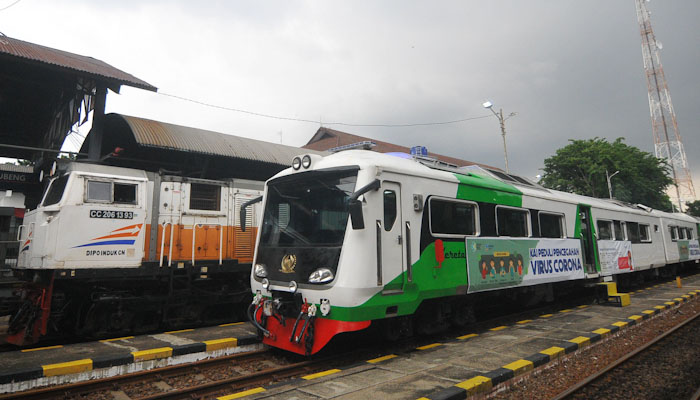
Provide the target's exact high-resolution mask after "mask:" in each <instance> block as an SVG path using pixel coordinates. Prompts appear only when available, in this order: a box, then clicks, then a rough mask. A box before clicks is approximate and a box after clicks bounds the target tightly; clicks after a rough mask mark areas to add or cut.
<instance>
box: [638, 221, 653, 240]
mask: <svg viewBox="0 0 700 400" xmlns="http://www.w3.org/2000/svg"><path fill="white" fill-rule="evenodd" d="M639 240H640V241H642V242H646V243H650V242H651V233H650V231H649V225H643V224H640V225H639Z"/></svg>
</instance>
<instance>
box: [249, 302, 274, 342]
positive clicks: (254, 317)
mask: <svg viewBox="0 0 700 400" xmlns="http://www.w3.org/2000/svg"><path fill="white" fill-rule="evenodd" d="M262 305H263V301H262V299H258V296H257V295H256V296H255V299H253V302H252V303H250V305H249V306H248V320H249V321H250V323H251V324H253V326H255V327H256V328H257V329H258V330H260V331H261V332H262V333H263V335H265V337H271V336H272V333H270V331H268V330H267V329H265V327H263V326H262V325H260V323H258V320H257V315H258V311H260V309H261V308H262ZM253 309H255V310H254V311H252V310H253Z"/></svg>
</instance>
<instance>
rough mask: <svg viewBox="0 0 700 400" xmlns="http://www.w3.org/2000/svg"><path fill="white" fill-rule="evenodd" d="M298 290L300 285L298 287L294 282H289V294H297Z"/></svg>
mask: <svg viewBox="0 0 700 400" xmlns="http://www.w3.org/2000/svg"><path fill="white" fill-rule="evenodd" d="M297 289H299V285H297V283H296V282H294V281H291V282H289V292H290V293H296V292H297Z"/></svg>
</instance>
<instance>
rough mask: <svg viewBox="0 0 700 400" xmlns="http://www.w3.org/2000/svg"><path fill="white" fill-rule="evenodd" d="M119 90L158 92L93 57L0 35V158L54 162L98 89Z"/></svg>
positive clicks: (93, 104) (91, 103)
mask: <svg viewBox="0 0 700 400" xmlns="http://www.w3.org/2000/svg"><path fill="white" fill-rule="evenodd" d="M122 85H127V86H132V87H137V88H141V89H145V90H151V91H156V90H157V89H156V88H155V87H154V86H152V85H150V84H148V83H146V82H144V81H142V80H141V79H138V78H136V77H134V76H133V75H130V74H128V73H126V72H124V71H121V70H119V69H117V68H114V67H112V66H111V65H109V64H107V63H105V62H102V61H100V60H97V59H95V58H92V57H86V56H81V55H77V54H73V53H69V52H65V51H62V50H57V49H52V48H49V47H45V46H41V45H38V44H33V43H28V42H25V41H22V40H18V39H13V38H10V37H7V36H4V35H2V34H0V144H1V145H0V157H10V158H22V159H29V160H34V161H36V160H38V159H40V158H53V157H55V155H56V153H55V151H57V150H60V148H61V146H62V145H63V142H64V140H65V138H66V136H67V134H68V133H69V132H70V130H71V127H72V126H73V125H75V124H76V123H78V122H81V123H82V122H84V121H85V120H86V119H87V114H88V113H89V112H90V111H91V110H93V108H94V107H95V96H96V93H97V89H98V88H103V89H102V90H106V89H110V90H112V91H114V92H116V93H118V92H119V89H120V87H121V86H122ZM40 149H50V150H55V151H54V152H45V151H43V152H42V151H41V150H40Z"/></svg>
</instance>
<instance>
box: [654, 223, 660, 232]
mask: <svg viewBox="0 0 700 400" xmlns="http://www.w3.org/2000/svg"><path fill="white" fill-rule="evenodd" d="M654 232H656V233H659V226H658V225H654Z"/></svg>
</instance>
